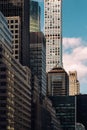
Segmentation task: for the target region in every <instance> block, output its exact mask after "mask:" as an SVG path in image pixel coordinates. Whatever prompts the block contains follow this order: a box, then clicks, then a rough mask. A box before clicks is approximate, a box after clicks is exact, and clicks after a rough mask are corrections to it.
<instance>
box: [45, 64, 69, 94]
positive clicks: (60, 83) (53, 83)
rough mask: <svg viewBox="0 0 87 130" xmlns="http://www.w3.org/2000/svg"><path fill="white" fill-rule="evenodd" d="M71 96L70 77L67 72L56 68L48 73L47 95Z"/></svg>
mask: <svg viewBox="0 0 87 130" xmlns="http://www.w3.org/2000/svg"><path fill="white" fill-rule="evenodd" d="M68 94H69V77H68V74H67V73H66V71H65V70H64V69H63V68H61V67H57V66H55V67H54V68H53V69H52V70H51V71H49V72H48V73H47V95H48V96H59V95H61V96H64V95H68Z"/></svg>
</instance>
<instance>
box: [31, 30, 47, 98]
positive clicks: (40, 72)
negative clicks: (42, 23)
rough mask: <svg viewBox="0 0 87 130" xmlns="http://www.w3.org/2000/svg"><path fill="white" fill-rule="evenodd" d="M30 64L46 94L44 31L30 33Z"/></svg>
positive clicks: (41, 90)
mask: <svg viewBox="0 0 87 130" xmlns="http://www.w3.org/2000/svg"><path fill="white" fill-rule="evenodd" d="M30 66H31V70H32V72H33V73H34V74H35V75H36V76H37V77H38V80H39V86H40V94H41V95H43V96H45V95H46V43H45V37H44V34H43V33H42V32H31V33H30Z"/></svg>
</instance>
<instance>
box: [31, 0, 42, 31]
mask: <svg viewBox="0 0 87 130" xmlns="http://www.w3.org/2000/svg"><path fill="white" fill-rule="evenodd" d="M40 15H41V9H40V6H39V3H38V2H36V1H31V2H30V32H40Z"/></svg>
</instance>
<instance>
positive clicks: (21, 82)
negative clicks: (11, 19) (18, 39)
mask: <svg viewBox="0 0 87 130" xmlns="http://www.w3.org/2000/svg"><path fill="white" fill-rule="evenodd" d="M30 81H31V71H30V70H29V68H28V67H25V66H22V65H21V64H20V63H19V62H18V61H17V60H16V59H15V58H14V57H13V55H12V35H11V33H10V31H9V30H8V25H7V22H6V19H5V17H4V16H3V15H2V13H1V12H0V130H31V85H30V84H31V83H30Z"/></svg>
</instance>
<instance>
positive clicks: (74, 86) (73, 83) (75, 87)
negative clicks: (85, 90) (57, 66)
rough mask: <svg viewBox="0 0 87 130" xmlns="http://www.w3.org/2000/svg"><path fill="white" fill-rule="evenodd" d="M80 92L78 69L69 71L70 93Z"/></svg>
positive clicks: (76, 93)
mask: <svg viewBox="0 0 87 130" xmlns="http://www.w3.org/2000/svg"><path fill="white" fill-rule="evenodd" d="M78 94H80V83H79V81H78V78H77V72H76V71H69V95H78Z"/></svg>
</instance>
